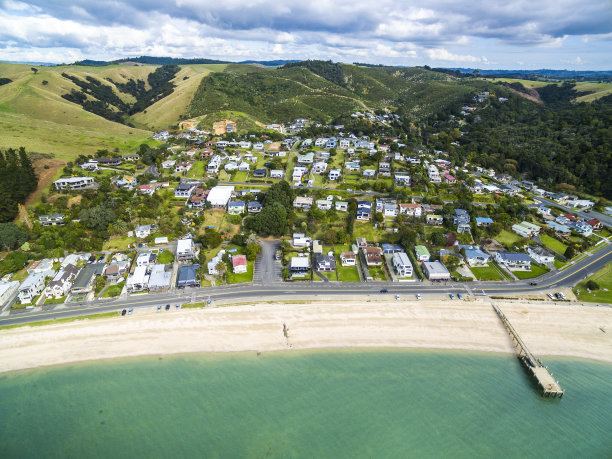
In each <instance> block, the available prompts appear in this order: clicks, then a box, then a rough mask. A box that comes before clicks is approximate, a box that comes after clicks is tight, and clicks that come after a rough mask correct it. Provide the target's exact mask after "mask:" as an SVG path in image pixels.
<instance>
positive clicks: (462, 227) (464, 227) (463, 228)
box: [457, 223, 470, 233]
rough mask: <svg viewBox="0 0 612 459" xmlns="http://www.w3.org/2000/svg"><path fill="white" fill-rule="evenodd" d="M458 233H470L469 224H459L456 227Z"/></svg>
mask: <svg viewBox="0 0 612 459" xmlns="http://www.w3.org/2000/svg"><path fill="white" fill-rule="evenodd" d="M457 232H458V233H469V232H470V224H469V223H459V224H458V225H457Z"/></svg>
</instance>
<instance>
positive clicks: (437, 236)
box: [431, 231, 446, 246]
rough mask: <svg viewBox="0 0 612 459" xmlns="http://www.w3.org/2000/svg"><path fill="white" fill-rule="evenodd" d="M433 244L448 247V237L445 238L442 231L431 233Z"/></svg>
mask: <svg viewBox="0 0 612 459" xmlns="http://www.w3.org/2000/svg"><path fill="white" fill-rule="evenodd" d="M431 243H432V244H433V245H439V246H443V245H446V237H444V233H443V232H442V231H434V232H433V233H431Z"/></svg>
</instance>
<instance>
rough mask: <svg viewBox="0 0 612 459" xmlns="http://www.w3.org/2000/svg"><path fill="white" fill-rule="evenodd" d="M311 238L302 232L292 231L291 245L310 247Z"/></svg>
mask: <svg viewBox="0 0 612 459" xmlns="http://www.w3.org/2000/svg"><path fill="white" fill-rule="evenodd" d="M311 242H312V238H310V237H309V236H306V235H305V234H304V233H293V247H310V243H311Z"/></svg>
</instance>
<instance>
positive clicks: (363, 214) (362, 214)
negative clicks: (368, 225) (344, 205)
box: [356, 201, 372, 221]
mask: <svg viewBox="0 0 612 459" xmlns="http://www.w3.org/2000/svg"><path fill="white" fill-rule="evenodd" d="M371 217H372V203H371V202H370V201H358V202H357V216H356V218H357V220H359V221H369V220H370V218H371Z"/></svg>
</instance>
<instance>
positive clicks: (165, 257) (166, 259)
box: [157, 250, 174, 265]
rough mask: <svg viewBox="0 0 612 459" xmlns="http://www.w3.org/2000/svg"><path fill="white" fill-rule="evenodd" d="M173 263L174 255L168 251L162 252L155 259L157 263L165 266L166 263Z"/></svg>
mask: <svg viewBox="0 0 612 459" xmlns="http://www.w3.org/2000/svg"><path fill="white" fill-rule="evenodd" d="M173 261H174V255H172V252H170V251H169V250H164V251H163V252H161V253H160V254H159V255H158V257H157V263H161V264H162V265H167V264H168V263H172V262H173Z"/></svg>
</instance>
